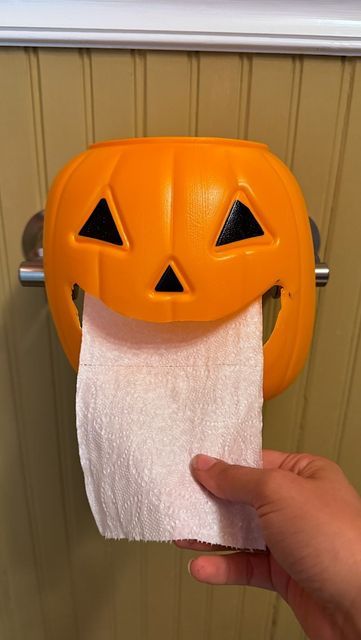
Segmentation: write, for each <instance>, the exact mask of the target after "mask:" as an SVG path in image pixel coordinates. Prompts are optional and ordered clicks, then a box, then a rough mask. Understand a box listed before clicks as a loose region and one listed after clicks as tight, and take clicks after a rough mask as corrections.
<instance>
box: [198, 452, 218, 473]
mask: <svg viewBox="0 0 361 640" xmlns="http://www.w3.org/2000/svg"><path fill="white" fill-rule="evenodd" d="M216 462H219V460H218V458H212V457H211V456H205V455H204V454H203V453H199V454H198V455H197V456H194V458H192V460H191V465H192V467H193V469H197V470H198V471H207V469H210V468H211V467H213V465H214V464H216Z"/></svg>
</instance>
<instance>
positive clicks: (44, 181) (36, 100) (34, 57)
mask: <svg viewBox="0 0 361 640" xmlns="http://www.w3.org/2000/svg"><path fill="white" fill-rule="evenodd" d="M27 53H28V64H29V76H30V87H31V99H32V112H33V127H34V139H35V151H36V161H37V169H38V171H37V175H38V181H39V193H40V198H41V208H43V207H44V206H45V200H46V195H47V191H48V186H49V179H48V175H47V167H46V160H45V158H46V152H45V142H44V140H45V135H44V125H43V110H42V109H43V108H42V103H41V81H40V61H39V54H38V51H37V50H36V49H35V50H34V49H29V51H28V52H27Z"/></svg>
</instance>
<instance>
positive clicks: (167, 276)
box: [155, 264, 184, 293]
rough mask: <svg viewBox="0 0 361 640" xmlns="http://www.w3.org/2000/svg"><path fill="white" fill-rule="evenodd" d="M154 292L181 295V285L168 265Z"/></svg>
mask: <svg viewBox="0 0 361 640" xmlns="http://www.w3.org/2000/svg"><path fill="white" fill-rule="evenodd" d="M155 290H156V291H159V292H163V293H182V291H184V289H183V285H182V283H181V282H179V279H178V277H177V275H176V274H175V273H174V270H173V269H172V267H171V266H170V264H169V265H168V267H167V268H166V270H165V271H164V273H163V275H162V276H161V278H160V280H159V282H158V284H157V285H156V287H155Z"/></svg>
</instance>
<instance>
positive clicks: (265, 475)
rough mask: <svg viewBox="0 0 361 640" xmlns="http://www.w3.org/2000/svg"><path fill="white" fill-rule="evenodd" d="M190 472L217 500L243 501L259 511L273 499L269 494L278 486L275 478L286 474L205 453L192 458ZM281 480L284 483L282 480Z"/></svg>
mask: <svg viewBox="0 0 361 640" xmlns="http://www.w3.org/2000/svg"><path fill="white" fill-rule="evenodd" d="M191 470H192V474H193V477H194V478H195V479H196V480H197V481H198V482H199V483H200V484H202V485H203V486H204V487H205V488H206V489H208V491H210V492H211V493H213V494H214V495H215V496H217V497H218V498H223V499H224V500H230V501H231V502H243V503H244V504H248V505H251V506H253V507H256V508H257V506H258V505H259V504H260V503H262V502H264V500H267V498H271V495H270V493H272V494H273V493H274V489H275V485H274V483H273V481H272V478H273V479H276V474H277V475H279V474H282V475H283V473H284V472H283V471H280V470H277V469H256V468H254V467H241V466H239V465H237V464H228V463H227V462H224V461H223V460H219V459H217V458H211V457H210V456H206V455H203V454H199V455H196V456H195V457H194V458H193V459H192V461H191ZM279 480H281V482H282V480H283V479H282V478H279ZM277 484H278V482H277ZM272 486H273V490H272V491H271V488H272Z"/></svg>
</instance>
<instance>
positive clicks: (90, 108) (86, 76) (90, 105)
mask: <svg viewBox="0 0 361 640" xmlns="http://www.w3.org/2000/svg"><path fill="white" fill-rule="evenodd" d="M79 55H80V56H81V60H82V72H83V93H84V110H85V121H84V125H85V139H86V144H87V146H89V145H91V144H92V143H93V142H94V141H95V130H94V99H93V74H92V60H91V53H90V51H89V50H88V49H82V50H81V51H79Z"/></svg>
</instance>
